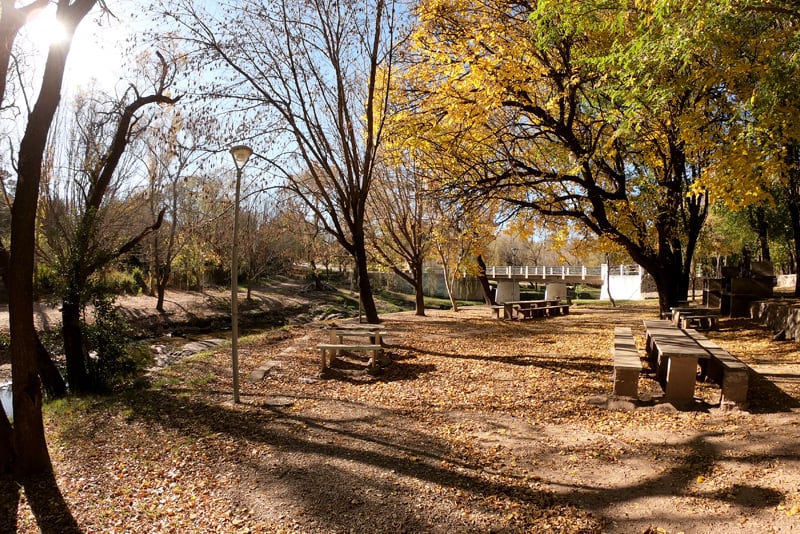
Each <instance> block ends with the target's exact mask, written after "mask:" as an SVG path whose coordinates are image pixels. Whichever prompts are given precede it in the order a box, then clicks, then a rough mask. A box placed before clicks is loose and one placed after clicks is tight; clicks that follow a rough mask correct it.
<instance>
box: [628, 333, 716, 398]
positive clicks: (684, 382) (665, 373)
mask: <svg viewBox="0 0 800 534" xmlns="http://www.w3.org/2000/svg"><path fill="white" fill-rule="evenodd" d="M644 325H645V328H646V329H647V334H646V342H645V350H646V351H647V355H648V359H649V360H650V364H651V368H653V369H655V370H656V378H657V379H658V381H659V382H660V383H661V386H662V387H663V388H664V398H665V399H666V400H667V401H669V402H671V403H673V404H675V405H686V404H689V403H691V402H692V400H693V399H694V383H695V380H696V378H697V364H698V361H701V360H707V359H709V358H711V355H710V354H709V353H708V352H707V351H706V350H705V349H704V348H703V347H701V346H700V345H698V344H697V342H696V341H695V340H694V339H693V338H692V337H690V336H689V335H688V334H687V333H686V331H684V330H682V329H680V328H677V327H676V326H675V325H674V324H673V323H672V322H670V321H666V320H645V321H644Z"/></svg>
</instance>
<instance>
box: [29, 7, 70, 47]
mask: <svg viewBox="0 0 800 534" xmlns="http://www.w3.org/2000/svg"><path fill="white" fill-rule="evenodd" d="M25 32H26V33H27V35H28V37H29V39H30V40H31V41H33V42H34V43H35V44H36V45H37V46H43V47H47V46H50V45H54V44H61V43H64V42H66V41H67V40H68V39H69V32H68V31H67V29H66V28H65V27H64V25H63V24H62V23H61V22H60V21H58V20H57V19H56V15H55V12H54V11H53V10H51V9H45V10H42V11H39V12H37V13H35V14H34V15H33V16H32V17H31V19H30V20H29V22H28V23H27V24H26V25H25Z"/></svg>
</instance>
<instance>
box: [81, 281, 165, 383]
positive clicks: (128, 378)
mask: <svg viewBox="0 0 800 534" xmlns="http://www.w3.org/2000/svg"><path fill="white" fill-rule="evenodd" d="M92 304H93V305H94V315H95V320H94V323H93V324H86V323H85V324H84V332H85V335H86V345H87V349H88V350H89V361H88V362H87V367H88V370H89V376H90V379H91V381H92V383H93V384H95V385H96V386H97V388H98V389H100V390H106V391H112V390H116V389H120V388H123V387H127V386H129V385H131V384H132V383H133V381H134V380H135V379H136V378H137V377H138V376H139V375H140V374H141V372H142V370H143V369H144V368H145V367H147V365H149V364H150V363H151V362H152V359H153V358H152V355H151V354H150V351H149V350H148V349H147V347H144V346H137V345H132V344H131V342H130V338H131V328H130V325H129V324H128V323H127V321H125V319H124V318H123V317H122V316H121V315H120V314H119V313H118V312H117V311H116V310H115V309H114V299H113V297H110V296H108V295H102V296H96V297H95V298H94V299H93V301H92Z"/></svg>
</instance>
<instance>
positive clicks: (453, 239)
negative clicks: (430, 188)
mask: <svg viewBox="0 0 800 534" xmlns="http://www.w3.org/2000/svg"><path fill="white" fill-rule="evenodd" d="M493 215H494V213H493V211H492V210H491V209H489V208H487V207H486V206H484V209H481V210H478V209H476V208H474V207H473V208H472V209H470V210H465V209H464V208H463V207H459V206H454V205H452V203H450V202H448V201H446V200H445V199H442V198H440V199H437V201H436V202H435V204H434V219H435V225H434V226H433V232H432V234H431V238H430V239H431V242H432V244H431V246H432V249H433V251H434V252H435V254H436V258H437V259H438V261H439V263H440V264H441V266H442V274H443V276H444V283H445V289H446V290H447V296H448V298H449V299H450V305H451V306H452V308H453V311H456V312H457V311H458V302H457V298H458V295H457V286H456V283H457V281H458V280H459V279H461V278H462V277H463V275H464V274H465V273H466V272H470V271H471V274H478V273H476V272H475V270H476V268H480V267H479V265H478V264H475V265H473V264H472V263H470V262H468V261H467V260H468V258H470V257H473V256H477V255H479V252H480V251H481V250H482V248H483V245H484V244H485V243H486V242H488V241H490V240H491V238H490V237H489V236H492V235H493V232H494V217H493Z"/></svg>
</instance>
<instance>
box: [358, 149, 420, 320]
mask: <svg viewBox="0 0 800 534" xmlns="http://www.w3.org/2000/svg"><path fill="white" fill-rule="evenodd" d="M394 159H395V160H396V161H391V162H389V161H387V162H386V164H385V167H384V168H383V170H382V172H381V173H380V174H379V177H378V179H377V180H376V184H375V186H374V187H373V191H372V198H371V202H372V206H373V207H372V209H371V210H370V211H371V212H372V213H373V219H374V220H373V222H372V231H371V244H372V247H373V249H374V250H375V256H376V259H377V260H378V262H380V263H381V264H383V265H385V266H387V267H388V268H390V269H391V270H392V272H394V273H395V274H396V275H397V276H399V277H400V278H402V279H403V280H405V281H406V282H408V283H409V284H410V285H411V287H413V288H414V300H415V309H416V315H419V316H424V315H425V294H424V289H425V288H424V285H423V274H424V266H425V260H426V259H427V258H428V256H429V254H430V252H431V237H432V233H433V229H434V219H435V213H434V212H433V211H432V208H433V202H432V201H431V199H429V198H428V193H427V191H426V190H425V183H426V182H427V177H426V176H425V173H424V170H423V169H420V168H418V167H417V166H416V165H415V164H414V161H413V158H412V157H410V156H409V155H408V154H398V155H397V157H396V158H394Z"/></svg>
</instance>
